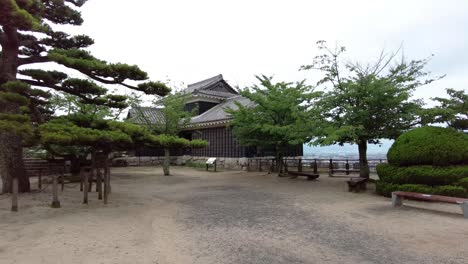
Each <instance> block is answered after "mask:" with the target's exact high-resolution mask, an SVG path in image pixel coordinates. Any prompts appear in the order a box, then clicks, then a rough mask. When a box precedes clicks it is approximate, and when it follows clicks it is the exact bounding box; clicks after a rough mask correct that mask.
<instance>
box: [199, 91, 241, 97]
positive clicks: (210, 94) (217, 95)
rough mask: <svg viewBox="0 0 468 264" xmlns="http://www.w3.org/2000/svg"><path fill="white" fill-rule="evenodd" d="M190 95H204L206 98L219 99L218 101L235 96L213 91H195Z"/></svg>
mask: <svg viewBox="0 0 468 264" xmlns="http://www.w3.org/2000/svg"><path fill="white" fill-rule="evenodd" d="M192 94H193V95H198V94H200V95H205V96H208V97H217V98H220V99H224V98H230V97H234V96H237V94H232V93H225V92H220V91H214V90H196V91H194V92H193V93H192Z"/></svg>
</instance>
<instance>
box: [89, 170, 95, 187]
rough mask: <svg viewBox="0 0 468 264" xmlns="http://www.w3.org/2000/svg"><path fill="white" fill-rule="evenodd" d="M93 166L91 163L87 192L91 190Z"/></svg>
mask: <svg viewBox="0 0 468 264" xmlns="http://www.w3.org/2000/svg"><path fill="white" fill-rule="evenodd" d="M94 166H95V164H93V165H92V166H91V170H90V172H89V178H88V192H91V191H92V190H93V179H94Z"/></svg>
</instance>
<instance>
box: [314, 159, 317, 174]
mask: <svg viewBox="0 0 468 264" xmlns="http://www.w3.org/2000/svg"><path fill="white" fill-rule="evenodd" d="M314 173H315V174H317V173H318V165H317V159H314Z"/></svg>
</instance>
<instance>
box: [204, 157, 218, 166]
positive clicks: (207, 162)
mask: <svg viewBox="0 0 468 264" xmlns="http://www.w3.org/2000/svg"><path fill="white" fill-rule="evenodd" d="M215 162H216V158H209V159H208V160H207V161H206V164H210V165H212V164H214V163H215Z"/></svg>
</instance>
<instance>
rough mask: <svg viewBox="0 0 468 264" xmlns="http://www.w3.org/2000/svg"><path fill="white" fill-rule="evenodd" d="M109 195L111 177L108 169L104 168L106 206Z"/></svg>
mask: <svg viewBox="0 0 468 264" xmlns="http://www.w3.org/2000/svg"><path fill="white" fill-rule="evenodd" d="M108 195H109V175H108V172H107V168H104V204H107V196H108Z"/></svg>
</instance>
